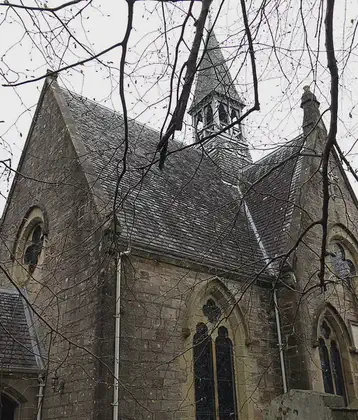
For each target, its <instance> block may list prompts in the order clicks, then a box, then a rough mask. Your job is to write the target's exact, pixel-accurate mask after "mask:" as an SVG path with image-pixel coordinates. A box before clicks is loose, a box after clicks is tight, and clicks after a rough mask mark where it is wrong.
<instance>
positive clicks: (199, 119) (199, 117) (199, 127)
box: [196, 112, 204, 132]
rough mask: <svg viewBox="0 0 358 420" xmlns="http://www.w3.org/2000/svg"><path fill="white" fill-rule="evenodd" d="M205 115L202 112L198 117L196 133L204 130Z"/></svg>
mask: <svg viewBox="0 0 358 420" xmlns="http://www.w3.org/2000/svg"><path fill="white" fill-rule="evenodd" d="M203 125H204V124H203V115H202V113H201V112H199V113H198V115H197V117H196V131H197V132H200V131H201V130H202V129H203Z"/></svg>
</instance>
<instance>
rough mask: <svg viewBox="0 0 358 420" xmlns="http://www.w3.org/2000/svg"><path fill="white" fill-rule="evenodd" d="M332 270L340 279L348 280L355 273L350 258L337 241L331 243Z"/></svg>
mask: <svg viewBox="0 0 358 420" xmlns="http://www.w3.org/2000/svg"><path fill="white" fill-rule="evenodd" d="M332 254H333V261H332V266H333V271H334V272H335V274H336V275H337V277H339V278H340V279H341V280H347V279H348V280H349V279H351V278H352V277H354V276H355V275H356V269H355V266H354V263H353V262H352V260H350V259H349V258H348V256H346V251H345V249H344V248H343V246H342V245H341V244H339V243H335V244H334V245H333V252H332Z"/></svg>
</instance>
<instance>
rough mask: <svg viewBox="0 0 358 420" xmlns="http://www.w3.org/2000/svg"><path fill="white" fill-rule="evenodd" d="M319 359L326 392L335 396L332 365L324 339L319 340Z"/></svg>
mask: <svg viewBox="0 0 358 420" xmlns="http://www.w3.org/2000/svg"><path fill="white" fill-rule="evenodd" d="M319 357H320V359H321V369H322V377H323V384H324V391H325V392H327V393H328V394H334V388H333V380H332V370H331V364H330V361H329V355H328V350H327V346H326V344H325V342H324V340H323V338H320V339H319Z"/></svg>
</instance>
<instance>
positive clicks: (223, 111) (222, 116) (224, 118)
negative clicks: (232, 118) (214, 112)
mask: <svg viewBox="0 0 358 420" xmlns="http://www.w3.org/2000/svg"><path fill="white" fill-rule="evenodd" d="M219 120H220V122H221V123H223V124H227V123H228V122H229V119H228V115H227V108H226V106H225V105H224V104H223V103H222V102H220V105H219Z"/></svg>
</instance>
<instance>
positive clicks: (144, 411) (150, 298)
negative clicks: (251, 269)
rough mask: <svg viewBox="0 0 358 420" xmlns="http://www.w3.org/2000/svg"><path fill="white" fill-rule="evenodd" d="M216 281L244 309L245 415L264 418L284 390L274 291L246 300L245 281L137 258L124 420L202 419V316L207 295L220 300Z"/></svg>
mask: <svg viewBox="0 0 358 420" xmlns="http://www.w3.org/2000/svg"><path fill="white" fill-rule="evenodd" d="M213 283H215V285H216V286H215V287H214V289H213V290H215V289H217V290H220V289H221V288H223V290H224V289H225V290H230V291H231V294H232V296H235V297H236V299H238V305H237V306H238V307H237V308H235V307H234V306H235V305H234V306H230V308H231V310H232V311H234V312H235V311H236V310H238V308H239V309H240V312H241V314H242V317H241V320H239V321H235V320H234V319H233V315H230V316H229V323H230V324H231V327H232V334H233V336H232V338H234V340H235V342H236V347H235V350H236V352H235V364H236V381H237V383H236V386H237V388H238V394H239V396H238V398H239V406H240V418H242V419H261V418H262V416H263V410H264V409H265V407H267V405H268V404H269V402H270V401H271V399H272V398H273V397H275V396H277V395H279V394H280V393H281V392H282V388H281V380H280V376H279V364H278V347H277V339H276V336H275V327H274V313H273V305H272V303H271V296H270V290H269V289H266V288H260V287H258V286H253V287H252V288H250V290H249V291H248V292H247V293H244V294H243V296H242V297H241V293H240V291H241V290H242V287H243V283H240V282H239V281H234V280H231V281H226V280H224V281H222V285H221V286H220V284H221V282H220V281H218V280H214V279H213V276H212V275H209V274H205V273H200V272H197V271H194V270H193V271H192V270H190V269H189V268H185V267H180V266H179V265H176V264H175V262H173V263H170V262H163V261H161V262H160V261H155V260H148V259H145V258H140V257H135V256H133V255H132V256H130V257H129V258H127V260H126V264H125V269H124V280H123V286H122V309H121V325H122V327H121V356H120V360H121V371H120V382H121V398H120V413H121V418H122V419H134V418H135V419H157V420H159V419H160V420H169V419H170V420H174V419H182V420H186V419H188V420H189V419H190V420H192V419H194V418H195V409H194V387H193V375H192V340H193V334H194V333H195V322H196V321H194V319H196V317H200V316H201V317H202V316H203V315H202V306H201V305H202V303H201V300H200V296H201V295H203V296H205V295H206V293H207V296H210V295H211V296H212V293H211V292H210V290H211V286H212V284H213ZM206 291H207V292H206ZM196 303H197V306H196ZM203 320H204V321H205V318H203ZM244 323H245V324H246V328H247V329H246V332H243V324H244Z"/></svg>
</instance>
